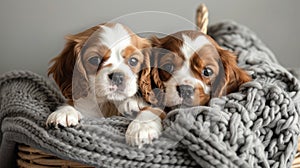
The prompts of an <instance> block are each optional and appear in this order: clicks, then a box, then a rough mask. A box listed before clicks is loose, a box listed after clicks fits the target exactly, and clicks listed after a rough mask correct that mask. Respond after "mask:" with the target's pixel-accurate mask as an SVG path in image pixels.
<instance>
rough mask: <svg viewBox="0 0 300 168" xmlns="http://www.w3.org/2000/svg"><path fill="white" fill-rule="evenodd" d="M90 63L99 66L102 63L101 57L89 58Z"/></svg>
mask: <svg viewBox="0 0 300 168" xmlns="http://www.w3.org/2000/svg"><path fill="white" fill-rule="evenodd" d="M88 61H89V63H90V64H92V65H94V66H98V65H99V64H100V63H101V58H100V57H99V56H93V57H91V58H89V60H88Z"/></svg>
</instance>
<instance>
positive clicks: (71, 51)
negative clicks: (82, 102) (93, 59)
mask: <svg viewBox="0 0 300 168" xmlns="http://www.w3.org/2000/svg"><path fill="white" fill-rule="evenodd" d="M97 29H98V28H97V26H95V27H92V28H90V29H88V30H86V31H84V32H81V33H78V34H76V35H69V36H67V37H66V40H67V42H66V44H65V47H64V49H63V50H62V52H61V53H60V54H59V55H58V56H57V57H55V58H53V59H52V60H51V61H50V63H52V65H51V66H50V67H49V69H48V75H52V76H53V79H54V80H55V82H56V83H57V85H58V86H59V88H60V90H61V92H62V94H63V95H64V96H65V98H66V99H67V100H68V103H69V104H72V103H73V98H75V99H78V98H80V97H84V96H87V93H88V92H87V91H88V90H87V89H88V83H87V77H86V73H85V69H84V66H83V64H82V61H81V58H80V51H81V48H82V46H83V45H84V42H85V41H86V40H87V38H88V37H89V36H90V35H91V34H92V33H93V32H94V31H95V30H97Z"/></svg>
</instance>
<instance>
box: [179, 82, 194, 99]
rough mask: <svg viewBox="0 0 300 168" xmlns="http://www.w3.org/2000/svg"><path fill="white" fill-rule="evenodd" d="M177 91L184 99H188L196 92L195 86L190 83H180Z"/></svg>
mask: <svg viewBox="0 0 300 168" xmlns="http://www.w3.org/2000/svg"><path fill="white" fill-rule="evenodd" d="M176 89H177V92H178V94H179V96H180V97H182V98H183V99H188V98H191V97H192V95H193V94H194V88H193V87H192V86H189V85H179V86H177V88H176Z"/></svg>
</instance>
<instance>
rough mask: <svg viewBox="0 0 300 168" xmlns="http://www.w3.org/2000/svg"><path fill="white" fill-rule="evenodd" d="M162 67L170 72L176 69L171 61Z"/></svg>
mask: <svg viewBox="0 0 300 168" xmlns="http://www.w3.org/2000/svg"><path fill="white" fill-rule="evenodd" d="M161 69H163V70H164V71H167V72H169V73H172V72H173V71H174V65H173V64H171V63H167V64H165V65H163V66H162V67H161Z"/></svg>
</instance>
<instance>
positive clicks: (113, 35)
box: [46, 23, 164, 147]
mask: <svg viewBox="0 0 300 168" xmlns="http://www.w3.org/2000/svg"><path fill="white" fill-rule="evenodd" d="M150 47H151V44H150V43H149V42H148V40H146V39H144V38H141V37H139V36H137V35H136V34H134V33H133V32H132V31H131V30H130V29H129V28H128V27H126V26H124V25H121V24H119V23H106V24H100V25H97V26H95V27H92V28H90V29H87V30H85V31H83V32H81V33H78V34H76V35H70V36H67V43H66V45H65V48H64V49H63V51H62V52H61V53H60V54H59V55H58V56H57V57H56V58H54V59H53V60H52V63H53V64H52V65H51V67H50V68H49V71H48V75H52V76H53V78H54V80H55V81H56V83H57V85H58V86H59V87H60V90H61V92H62V94H63V95H64V96H65V98H66V99H67V102H68V104H67V105H63V106H61V107H59V108H58V109H57V110H56V111H54V112H53V113H51V114H50V115H49V117H48V119H47V121H46V124H47V125H48V126H55V127H57V126H58V125H61V126H63V127H69V126H75V125H77V124H78V123H79V121H80V119H82V117H83V116H88V117H109V116H115V115H129V116H131V117H132V118H133V119H134V120H133V121H132V122H131V123H130V125H129V127H128V129H127V131H126V141H127V143H128V144H130V145H137V146H139V147H141V146H142V145H143V144H147V143H151V141H152V139H154V138H157V137H158V136H159V134H160V132H161V130H162V127H161V124H157V123H160V122H161V119H162V118H163V117H164V113H163V111H161V110H160V109H155V108H151V107H148V105H147V104H146V103H145V101H144V100H143V98H142V97H143V96H147V95H148V96H149V95H151V94H152V91H151V85H150V84H149V83H147V82H149V81H150V79H146V78H149V77H150V76H149V73H150V62H149V48H150ZM139 88H140V89H141V90H143V92H142V93H143V95H138V94H137V93H138V90H139ZM146 121H147V122H146Z"/></svg>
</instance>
